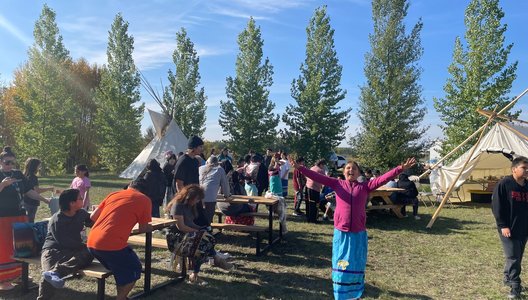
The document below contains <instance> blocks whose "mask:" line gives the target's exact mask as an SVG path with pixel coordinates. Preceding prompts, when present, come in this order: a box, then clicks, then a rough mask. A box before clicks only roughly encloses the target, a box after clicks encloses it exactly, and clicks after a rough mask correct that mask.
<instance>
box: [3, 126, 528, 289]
mask: <svg viewBox="0 0 528 300" xmlns="http://www.w3.org/2000/svg"><path fill="white" fill-rule="evenodd" d="M202 153H203V141H202V139H200V138H199V137H197V136H192V137H191V138H190V139H189V141H188V149H187V151H186V152H185V153H178V154H174V153H167V155H166V162H165V163H164V165H163V167H161V166H160V164H159V162H157V161H156V160H155V159H153V160H150V161H149V162H148V164H147V167H146V172H144V173H143V174H142V175H141V176H140V177H138V178H137V179H135V180H134V181H132V182H131V183H130V184H129V185H128V186H127V188H126V189H124V190H121V191H117V192H113V193H111V194H109V195H108V196H107V197H106V198H105V199H104V200H103V201H102V202H101V203H100V204H99V205H98V206H97V207H96V208H95V209H94V210H93V211H92V212H91V214H90V213H88V211H89V210H91V202H90V196H89V190H90V187H91V183H90V179H89V171H88V168H87V166H86V165H77V166H76V167H75V178H74V179H73V180H72V183H71V185H70V188H68V189H65V190H62V191H60V190H57V189H54V188H52V187H50V188H41V187H40V186H39V181H38V177H37V174H38V170H39V168H40V166H41V162H40V160H38V159H36V158H29V159H28V160H27V161H26V163H25V168H24V172H21V171H19V170H16V169H15V168H14V166H15V164H16V155H15V154H14V152H13V151H12V149H11V148H10V147H5V148H4V149H3V151H2V152H1V153H0V166H1V171H0V247H2V249H11V248H12V245H13V235H12V232H11V228H12V224H13V223H15V222H34V221H35V215H36V211H37V209H38V207H39V204H40V202H44V203H49V201H50V199H47V198H44V197H42V196H41V195H40V193H43V192H46V191H53V192H59V193H60V196H59V199H58V200H59V207H60V211H59V212H58V213H56V214H54V215H53V216H52V217H51V219H50V220H49V224H48V232H47V236H46V238H45V241H44V244H43V247H42V253H41V264H42V271H43V273H42V277H41V281H40V286H39V287H40V288H39V294H38V298H37V299H51V298H52V297H53V296H54V294H55V290H56V289H57V288H61V287H63V286H64V277H65V276H67V275H68V274H72V273H75V272H76V271H77V270H79V269H80V268H83V267H85V266H87V265H89V264H90V263H91V262H92V260H93V259H94V258H96V259H97V260H99V261H100V262H101V264H103V266H105V267H106V268H107V269H109V270H111V271H112V273H113V274H114V277H115V280H116V285H117V299H126V298H127V296H128V294H129V292H130V291H131V290H132V288H133V287H134V285H135V282H136V281H137V280H138V279H139V278H140V276H141V263H140V260H139V258H138V256H137V255H136V253H135V252H134V251H133V250H132V249H131V248H130V247H129V246H128V244H127V240H128V237H129V235H130V232H131V230H132V228H133V227H134V226H135V225H136V224H139V225H138V226H139V232H148V231H151V230H152V227H151V226H150V225H149V223H150V222H151V221H152V217H160V215H161V214H162V213H163V214H164V215H165V216H167V217H170V218H173V219H175V221H176V224H175V226H173V227H172V228H170V229H169V233H168V234H169V235H171V236H172V237H176V238H175V240H174V242H175V243H177V242H181V241H182V238H183V237H193V236H198V235H199V236H201V237H203V238H202V239H203V240H205V241H206V242H204V245H203V246H201V247H202V248H201V249H202V250H203V252H204V253H203V255H201V256H195V257H193V258H192V259H190V265H191V272H190V274H189V282H190V283H193V284H199V285H204V284H207V283H206V282H205V281H203V280H202V279H201V278H199V273H200V268H201V266H202V265H203V263H204V262H206V261H208V260H209V261H210V262H211V261H212V263H213V265H215V266H218V267H220V268H222V269H225V270H232V269H233V268H234V267H235V266H234V265H233V264H232V263H231V262H229V255H228V254H225V253H221V252H219V251H217V250H216V249H215V247H216V246H215V241H214V237H213V236H211V235H210V232H211V227H210V225H211V222H212V220H213V216H214V213H215V210H216V209H217V208H218V209H219V210H221V211H222V213H224V214H225V215H226V216H227V217H226V221H227V220H230V221H231V222H242V223H243V222H245V220H244V219H243V218H240V215H241V214H243V213H247V212H252V211H254V210H255V207H254V206H253V205H251V204H237V203H231V202H229V201H217V197H218V194H221V195H223V197H225V198H226V199H229V198H230V197H231V196H232V195H250V196H261V195H263V194H264V193H269V194H271V195H275V196H278V197H284V196H287V190H288V180H287V178H288V175H289V173H290V168H293V169H294V171H293V180H292V181H293V190H294V195H293V198H294V207H293V211H294V215H297V216H301V215H305V217H306V220H307V222H319V220H320V219H319V216H320V214H321V213H322V220H328V219H329V217H330V216H332V217H333V221H334V237H333V245H332V281H333V288H334V297H335V299H356V298H360V297H361V296H362V293H363V290H364V280H365V267H366V261H367V248H368V247H367V244H368V237H367V231H366V205H367V199H368V194H369V192H370V191H372V190H375V189H377V188H378V187H380V186H382V185H386V184H387V185H388V186H389V187H398V188H401V189H403V191H401V192H397V193H393V194H392V196H391V198H392V200H393V202H395V203H402V204H409V205H412V206H413V215H414V217H415V218H416V219H419V217H418V201H417V194H418V192H417V189H416V186H415V184H414V182H412V181H411V180H409V176H408V174H407V173H405V172H404V171H405V170H407V169H409V168H411V167H412V166H414V165H415V163H416V161H415V159H414V158H409V159H407V161H405V162H404V163H402V164H401V165H400V166H398V167H396V168H394V169H392V170H390V171H388V172H387V173H385V174H380V172H378V171H375V172H368V170H367V172H365V173H363V172H362V171H361V169H360V167H359V165H358V164H357V163H356V162H354V161H349V162H348V163H347V164H346V165H345V166H344V168H343V174H340V175H339V176H338V177H337V178H334V177H331V176H329V175H330V174H329V172H328V170H327V168H326V165H327V162H326V161H325V160H324V159H321V160H319V161H317V162H316V163H315V164H314V165H313V166H312V167H310V168H308V167H307V166H306V164H305V160H304V159H303V158H302V157H298V158H296V159H293V158H291V157H288V155H287V154H286V153H284V152H277V153H274V152H273V151H272V150H271V149H268V150H267V152H266V155H265V156H263V155H260V154H258V153H255V152H253V151H250V152H249V153H248V155H246V156H244V157H242V158H240V159H239V160H237V161H236V163H234V162H235V160H234V159H233V157H232V156H230V155H229V150H228V149H227V148H224V149H222V151H221V152H220V154H219V155H216V154H215V152H211V155H210V156H209V158H208V159H207V160H204V159H203V158H202V156H201V154H202ZM512 174H513V175H512V176H509V177H506V178H505V179H503V180H502V181H501V182H499V184H497V187H496V188H495V191H494V195H493V213H494V215H495V218H496V220H497V227H498V228H499V236H500V239H501V241H502V243H503V248H504V252H505V256H506V263H505V270H504V283H505V284H507V285H509V286H510V287H511V292H510V295H509V296H511V297H510V298H515V297H518V296H520V293H521V292H520V291H521V286H520V278H519V275H520V270H521V267H520V261H521V260H522V256H523V252H524V247H525V245H526V239H527V236H528V234H527V232H526V230H524V229H522V228H524V227H526V226H524V225H522V224H524V223H525V219H526V218H525V217H526V216H528V207H526V205H525V204H526V203H527V201H525V200H526V199H528V197H527V196H526V195H528V192H527V189H528V186H527V185H526V177H527V175H528V159H526V158H520V159H515V160H513V163H512ZM396 178H397V180H396ZM519 199H520V200H519ZM302 203H304V209H305V212H303V211H302V209H301V207H302V205H301V204H302ZM512 208H515V209H512ZM402 214H403V215H405V206H404V207H403V208H402ZM523 220H524V221H523ZM523 222H524V223H523ZM85 227H91V230H90V234H89V235H88V236H87V237H86V236H85V235H84V234H83V233H84V230H85ZM178 239H179V240H178ZM167 241H168V242H169V238H168V239H167ZM169 243H170V242H169ZM171 246H172V247H171ZM174 247H175V244H172V245H169V249H171V248H172V249H174ZM173 254H174V253H173ZM12 255H13V252H12V251H1V252H0V289H1V290H9V289H12V288H13V287H14V285H13V283H12V282H13V280H14V279H16V278H17V277H19V276H20V273H21V269H20V266H19V265H18V264H17V263H16V262H15V261H14V260H13V258H12ZM351 287H352V288H351Z"/></svg>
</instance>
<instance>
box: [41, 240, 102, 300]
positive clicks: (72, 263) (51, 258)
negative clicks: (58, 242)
mask: <svg viewBox="0 0 528 300" xmlns="http://www.w3.org/2000/svg"><path fill="white" fill-rule="evenodd" d="M92 260H93V256H92V255H91V254H90V252H88V249H87V248H86V247H84V248H81V249H79V250H77V251H72V250H57V249H44V250H42V256H41V258H40V261H41V264H42V271H53V272H57V273H59V276H60V277H61V278H62V277H64V276H66V275H69V274H73V273H75V272H77V271H78V270H79V269H82V268H84V267H87V266H89V265H90V264H91V263H92ZM54 293H55V288H54V287H53V286H51V284H49V283H48V282H47V281H44V277H42V278H41V279H40V286H39V295H38V297H37V299H39V300H41V299H42V300H44V299H53V295H54Z"/></svg>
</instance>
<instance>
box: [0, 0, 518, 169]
mask: <svg viewBox="0 0 528 300" xmlns="http://www.w3.org/2000/svg"><path fill="white" fill-rule="evenodd" d="M408 8H409V3H408V1H407V0H373V1H372V18H373V26H374V30H373V32H372V33H371V34H370V35H369V41H370V45H371V49H370V51H369V52H368V53H366V54H365V62H364V74H365V78H366V82H365V83H363V84H362V85H361V86H360V90H361V93H360V96H359V109H358V111H357V112H356V113H355V116H354V115H353V114H352V110H351V109H350V108H349V107H350V106H351V103H350V101H347V99H346V92H347V91H346V90H344V89H342V88H341V74H342V70H343V66H342V65H341V64H340V63H339V58H338V55H337V51H336V49H335V45H334V29H333V28H332V26H331V20H330V16H329V15H328V12H327V8H326V6H322V7H319V8H317V9H316V10H315V11H314V14H313V15H312V17H311V18H310V20H309V22H308V26H307V28H306V37H307V39H306V52H305V58H304V61H303V62H302V63H301V64H300V68H299V75H298V76H297V77H296V78H294V79H293V80H292V83H291V97H292V98H293V100H294V101H293V102H292V104H289V105H288V106H287V107H286V111H285V112H284V113H283V114H276V113H274V109H275V103H274V101H272V99H270V98H269V90H270V88H271V86H272V85H273V65H272V63H271V62H270V60H269V59H268V58H267V57H265V55H264V53H263V45H264V40H263V39H262V37H261V29H260V27H259V26H258V25H257V24H256V21H255V20H254V19H253V18H250V19H249V21H248V23H247V26H246V28H244V30H243V31H242V32H241V33H240V34H239V36H238V41H237V42H238V47H239V52H238V55H237V58H236V62H235V64H236V68H235V74H234V75H233V76H228V77H227V78H226V99H225V100H222V101H221V104H220V119H219V124H220V125H221V127H222V130H223V133H224V135H225V136H226V137H227V139H226V140H225V141H224V142H225V143H226V144H227V145H228V146H229V147H230V148H231V149H233V150H234V151H235V152H236V153H239V154H242V153H246V152H247V150H248V149H249V148H251V149H255V150H257V151H262V150H264V149H265V148H267V147H270V146H272V145H275V146H279V147H281V148H282V149H284V150H287V151H289V152H295V153H298V154H299V155H303V156H304V157H305V158H306V159H307V160H308V161H309V162H314V161H315V160H317V159H319V158H321V157H328V155H329V154H330V153H331V152H332V151H333V149H335V148H336V147H337V146H338V145H339V143H340V142H341V141H342V140H343V139H345V138H346V136H345V132H346V129H347V122H348V121H349V120H350V119H351V120H354V121H355V120H357V121H358V123H359V124H360V128H359V129H358V130H357V132H355V133H354V134H353V135H352V136H350V137H348V138H349V144H350V145H351V147H352V150H351V154H352V156H353V157H354V158H355V159H357V160H358V161H359V162H360V163H363V164H366V165H369V166H372V167H377V168H388V167H392V166H394V165H396V164H398V163H400V162H401V161H402V160H403V159H404V158H405V157H409V156H417V155H420V153H422V152H424V150H425V149H426V148H427V147H428V146H429V145H430V141H428V140H427V139H426V138H425V134H426V132H427V130H428V128H427V127H426V126H423V125H422V122H423V118H424V116H425V113H426V108H425V104H424V98H423V96H422V87H421V85H420V78H421V73H422V69H421V67H420V64H419V60H420V58H421V57H422V55H423V51H424V49H423V47H422V46H421V38H420V34H421V31H422V28H423V26H424V24H423V22H422V21H421V19H420V20H418V22H417V23H416V24H414V26H412V27H411V29H410V31H408V30H407V28H406V25H405V24H406V22H405V19H406V16H407V11H408ZM55 16H56V15H55V12H54V11H53V10H52V9H51V8H50V7H48V6H47V5H44V7H43V9H42V13H41V15H40V17H39V19H38V20H37V21H36V23H35V27H34V43H33V45H32V46H31V47H30V48H29V50H28V59H27V61H26V62H25V63H24V64H23V65H22V66H21V67H20V68H19V69H17V70H16V71H15V72H14V76H13V78H14V79H13V82H12V83H11V84H10V85H8V86H2V87H1V89H0V101H1V103H0V104H1V106H0V140H1V141H2V143H3V144H4V145H8V144H9V145H16V149H18V153H20V156H21V157H29V156H36V157H39V158H41V159H42V160H43V161H44V162H45V163H46V167H47V168H48V169H49V170H51V171H53V172H61V171H63V170H71V168H72V167H73V165H75V164H76V163H80V162H82V163H87V164H89V165H91V166H96V167H103V168H108V169H109V170H111V171H113V172H117V171H121V170H122V169H124V168H125V167H126V166H127V165H128V164H129V163H130V161H132V159H133V158H134V157H135V156H136V155H137V153H138V152H139V151H140V149H141V147H143V145H144V141H143V137H142V135H141V131H140V121H141V118H142V116H143V110H144V104H142V103H141V98H140V88H141V75H140V72H139V70H138V69H137V67H136V66H135V64H134V60H133V58H132V53H133V50H134V38H133V36H132V35H130V34H129V33H128V22H127V21H125V20H124V19H123V17H122V15H121V14H117V15H116V17H115V19H114V22H113V23H112V25H111V28H110V30H109V33H108V46H107V63H106V64H105V65H103V66H98V65H96V64H90V63H89V62H87V61H86V60H85V59H83V58H80V59H77V60H75V59H73V58H72V57H71V56H70V54H69V51H68V50H67V49H66V48H65V46H64V44H63V40H62V36H61V34H60V32H59V28H58V26H57V24H56V22H55ZM503 17H504V13H503V11H502V9H501V8H500V6H499V2H498V0H471V1H470V3H469V5H468V7H467V8H466V14H465V25H466V34H465V43H464V42H463V41H462V39H461V38H459V37H458V38H457V39H456V40H455V46H454V51H453V62H452V64H451V65H450V66H449V67H448V71H449V73H450V77H449V78H447V80H446V84H445V86H444V91H445V96H444V97H443V98H438V99H436V98H435V99H434V105H435V109H436V110H437V111H438V113H439V114H440V117H441V119H442V121H443V122H444V125H443V127H442V129H443V132H444V134H445V143H444V148H443V151H445V152H447V151H449V150H451V149H453V148H454V147H456V146H457V145H458V143H459V142H461V141H462V140H464V139H465V138H466V137H467V136H468V135H469V134H470V133H471V132H472V131H474V130H475V129H476V128H478V127H479V126H480V125H481V124H482V121H483V120H482V119H481V118H480V117H479V116H478V114H477V113H476V111H475V109H476V108H483V109H492V107H494V106H495V105H499V106H500V107H502V106H503V105H504V104H505V103H506V102H508V101H509V97H508V94H509V92H510V89H511V86H512V83H513V81H514V79H515V72H516V68H517V62H513V63H512V64H508V55H509V53H510V51H511V48H512V46H513V44H509V45H504V40H505V36H504V35H505V32H506V28H507V27H506V25H505V24H502V23H501V19H502V18H503ZM176 41H177V46H176V49H175V50H174V52H173V56H172V59H173V62H174V69H173V70H169V71H168V74H167V79H168V82H169V84H168V86H166V87H165V88H164V90H163V91H162V96H161V97H160V98H158V99H156V100H157V102H158V104H159V105H160V107H161V109H162V110H163V111H164V112H165V113H166V114H167V115H169V116H170V117H171V118H173V119H174V120H175V121H176V123H177V124H178V125H179V126H180V127H181V129H182V131H183V132H184V134H185V135H187V136H190V135H192V134H196V135H202V134H203V133H204V131H205V120H206V115H205V113H206V109H207V107H206V105H205V101H206V99H207V96H206V93H205V88H204V87H203V86H200V79H201V77H200V72H199V57H198V55H197V51H196V49H195V47H194V43H193V42H192V40H191V39H190V37H189V36H188V35H187V31H186V30H185V28H181V29H180V30H179V31H178V32H177V33H176ZM517 113H518V112H513V113H512V114H513V115H515V114H517ZM280 120H282V122H283V123H284V125H285V129H282V130H278V129H277V126H278V124H279V121H280ZM147 135H148V136H152V135H153V132H152V130H150V132H147Z"/></svg>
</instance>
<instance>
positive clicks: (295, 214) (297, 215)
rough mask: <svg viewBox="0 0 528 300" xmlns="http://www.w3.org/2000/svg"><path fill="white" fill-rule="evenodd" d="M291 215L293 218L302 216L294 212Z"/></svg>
mask: <svg viewBox="0 0 528 300" xmlns="http://www.w3.org/2000/svg"><path fill="white" fill-rule="evenodd" d="M292 215H293V216H296V217H300V216H302V215H301V214H300V213H298V212H296V211H294V212H293V213H292Z"/></svg>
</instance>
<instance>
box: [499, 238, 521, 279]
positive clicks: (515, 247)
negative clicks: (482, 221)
mask: <svg viewBox="0 0 528 300" xmlns="http://www.w3.org/2000/svg"><path fill="white" fill-rule="evenodd" d="M499 237H500V240H501V242H502V249H503V250H504V258H505V263H504V281H505V282H506V283H509V285H511V287H512V288H518V287H520V285H521V277H520V275H521V262H522V258H523V254H524V247H525V246H526V237H524V238H521V239H517V238H507V237H504V236H502V234H501V232H500V230H499Z"/></svg>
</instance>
